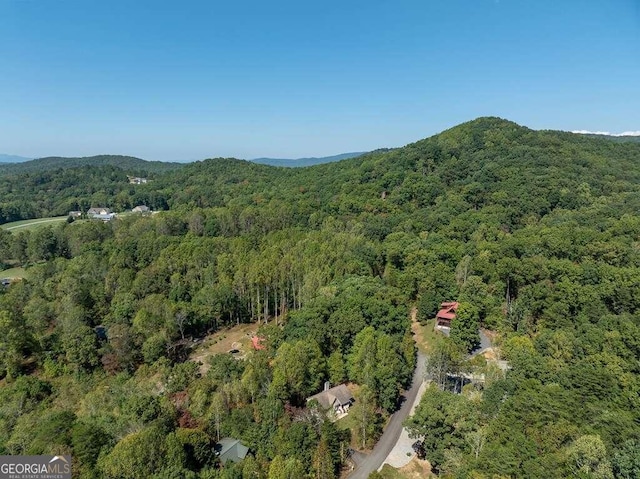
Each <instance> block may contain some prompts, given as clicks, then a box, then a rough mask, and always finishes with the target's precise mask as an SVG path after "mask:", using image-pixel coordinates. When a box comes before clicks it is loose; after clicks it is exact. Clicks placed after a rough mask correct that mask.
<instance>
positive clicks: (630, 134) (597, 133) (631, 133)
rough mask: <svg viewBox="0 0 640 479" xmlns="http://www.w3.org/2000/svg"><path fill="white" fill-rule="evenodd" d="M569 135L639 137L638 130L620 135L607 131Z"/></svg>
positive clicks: (581, 132)
mask: <svg viewBox="0 0 640 479" xmlns="http://www.w3.org/2000/svg"><path fill="white" fill-rule="evenodd" d="M571 133H578V134H580V135H607V136H640V130H638V131H623V132H622V133H611V132H608V131H589V130H573V131H572V132H571Z"/></svg>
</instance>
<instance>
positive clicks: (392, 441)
mask: <svg viewBox="0 0 640 479" xmlns="http://www.w3.org/2000/svg"><path fill="white" fill-rule="evenodd" d="M425 364H426V358H425V356H424V355H423V354H422V353H420V352H418V360H417V364H416V369H415V371H414V372H413V382H412V383H411V388H410V389H409V390H408V391H407V392H406V393H405V395H404V397H405V400H404V402H403V403H402V406H401V407H400V409H398V410H397V411H396V412H395V413H394V414H393V415H392V416H391V419H390V420H389V424H387V428H386V429H385V431H384V433H383V434H382V436H381V437H380V440H378V442H377V443H376V445H375V447H374V448H373V451H371V454H369V455H368V456H367V457H366V458H364V459H363V460H362V461H361V462H360V463H359V464H358V465H357V467H356V469H355V470H354V471H353V472H352V473H351V474H350V475H349V476H348V477H349V479H367V478H368V477H369V474H371V473H372V472H373V471H377V470H378V469H379V468H380V466H382V463H383V462H384V460H385V459H386V458H387V456H388V455H389V453H390V452H391V451H392V450H393V448H394V446H395V445H396V443H397V442H398V438H399V437H400V434H401V433H402V429H403V428H402V422H403V421H404V420H405V419H406V417H407V416H408V415H409V412H410V411H411V409H412V408H413V404H414V402H415V399H416V396H417V395H418V390H419V389H420V386H421V385H422V382H423V379H424V374H425V370H426V367H425Z"/></svg>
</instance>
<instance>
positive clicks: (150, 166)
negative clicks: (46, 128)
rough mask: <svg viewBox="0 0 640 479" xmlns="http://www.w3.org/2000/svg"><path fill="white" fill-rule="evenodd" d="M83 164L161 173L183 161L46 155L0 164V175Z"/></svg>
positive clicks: (174, 167) (143, 172)
mask: <svg viewBox="0 0 640 479" xmlns="http://www.w3.org/2000/svg"><path fill="white" fill-rule="evenodd" d="M83 166H92V167H101V166H115V167H117V168H121V169H123V170H130V171H133V172H136V173H139V174H141V175H143V174H150V173H163V172H166V171H170V170H175V169H177V168H180V167H182V166H183V163H170V162H163V161H146V160H141V159H140V158H135V157H133V156H123V155H97V156H87V157H79V158H70V157H59V156H48V157H45V158H37V159H35V160H28V161H23V162H20V163H11V164H6V165H5V164H2V165H0V175H5V174H20V173H27V172H29V173H33V172H38V173H41V172H44V171H49V170H57V169H60V168H65V169H67V168H78V167H83Z"/></svg>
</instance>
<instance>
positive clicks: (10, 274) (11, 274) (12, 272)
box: [0, 268, 29, 278]
mask: <svg viewBox="0 0 640 479" xmlns="http://www.w3.org/2000/svg"><path fill="white" fill-rule="evenodd" d="M28 276H29V275H28V274H27V272H26V271H25V269H24V268H11V269H5V270H3V271H0V278H27V277H28Z"/></svg>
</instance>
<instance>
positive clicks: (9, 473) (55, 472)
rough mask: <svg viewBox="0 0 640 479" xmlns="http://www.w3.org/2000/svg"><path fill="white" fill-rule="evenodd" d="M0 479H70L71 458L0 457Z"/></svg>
mask: <svg viewBox="0 0 640 479" xmlns="http://www.w3.org/2000/svg"><path fill="white" fill-rule="evenodd" d="M0 479H71V456H0Z"/></svg>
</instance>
